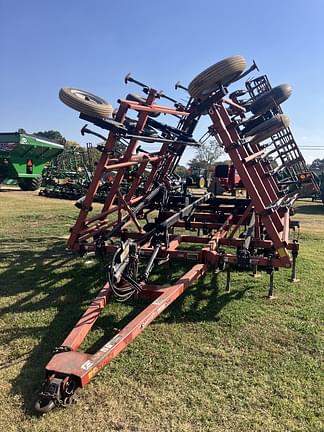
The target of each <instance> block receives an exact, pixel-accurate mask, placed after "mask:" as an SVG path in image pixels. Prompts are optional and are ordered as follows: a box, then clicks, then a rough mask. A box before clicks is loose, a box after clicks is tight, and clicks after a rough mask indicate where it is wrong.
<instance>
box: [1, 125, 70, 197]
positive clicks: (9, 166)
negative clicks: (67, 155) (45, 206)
mask: <svg viewBox="0 0 324 432" xmlns="http://www.w3.org/2000/svg"><path fill="white" fill-rule="evenodd" d="M63 149H64V146H63V145H61V144H58V143H56V142H53V141H49V140H47V139H43V138H40V137H38V136H36V135H31V134H26V133H20V132H2V133H0V183H2V182H3V181H5V180H9V179H14V180H17V182H18V185H19V186H20V188H21V189H22V190H24V191H27V190H30V191H34V190H37V189H38V188H39V187H40V184H41V181H42V176H41V174H42V171H43V168H44V165H45V163H46V162H48V161H50V160H51V159H53V158H54V157H55V156H57V155H58V154H59V153H61V152H62V151H63Z"/></svg>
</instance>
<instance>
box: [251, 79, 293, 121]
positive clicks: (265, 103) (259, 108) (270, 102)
mask: <svg viewBox="0 0 324 432" xmlns="http://www.w3.org/2000/svg"><path fill="white" fill-rule="evenodd" d="M291 94H292V88H291V86H290V85H289V84H281V85H279V86H276V87H273V88H272V89H271V90H269V91H268V92H266V93H263V94H261V95H260V96H258V97H257V98H256V99H255V101H253V102H252V104H251V105H250V108H249V109H250V111H251V112H252V113H253V114H256V115H259V114H262V113H264V112H266V111H269V110H270V109H271V108H273V107H274V106H276V105H280V104H282V103H283V102H285V101H286V100H287V99H288V98H289V97H290V96H291Z"/></svg>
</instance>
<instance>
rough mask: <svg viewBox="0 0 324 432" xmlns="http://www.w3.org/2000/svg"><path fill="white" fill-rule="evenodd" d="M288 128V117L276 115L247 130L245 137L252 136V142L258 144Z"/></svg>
mask: <svg viewBox="0 0 324 432" xmlns="http://www.w3.org/2000/svg"><path fill="white" fill-rule="evenodd" d="M288 126H289V117H288V116H287V115H285V114H277V115H275V116H273V117H271V118H270V119H269V120H266V121H264V122H263V123H261V124H259V125H257V126H255V127H254V128H253V129H251V130H249V131H248V132H247V133H246V136H253V139H252V142H260V141H263V140H265V139H267V138H269V137H271V136H272V135H274V134H276V133H277V132H279V131H280V130H282V129H285V128H287V127H288Z"/></svg>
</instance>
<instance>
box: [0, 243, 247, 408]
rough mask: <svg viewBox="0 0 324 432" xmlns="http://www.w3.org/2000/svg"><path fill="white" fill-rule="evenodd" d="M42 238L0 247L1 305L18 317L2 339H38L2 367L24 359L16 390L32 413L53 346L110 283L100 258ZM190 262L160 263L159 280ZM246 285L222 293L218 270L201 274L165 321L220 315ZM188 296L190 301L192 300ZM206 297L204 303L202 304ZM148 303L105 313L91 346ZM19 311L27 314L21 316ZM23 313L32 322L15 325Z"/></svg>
mask: <svg viewBox="0 0 324 432" xmlns="http://www.w3.org/2000/svg"><path fill="white" fill-rule="evenodd" d="M41 242H42V239H39V240H37V239H33V243H32V242H30V243H29V247H30V249H31V250H30V249H28V248H27V244H25V245H24V247H23V248H20V249H19V250H18V247H19V246H18V245H19V242H17V244H16V245H15V244H14V243H13V242H12V243H13V244H12V246H13V248H12V249H11V250H8V251H6V250H4V251H2V252H1V253H0V259H1V260H3V261H4V262H6V263H7V268H6V270H5V271H3V272H2V274H1V282H2V288H1V295H2V297H8V302H7V304H8V306H6V307H4V308H2V309H1V311H0V318H1V317H3V316H4V315H6V319H8V318H7V317H8V316H9V317H12V318H13V321H12V322H13V326H11V327H9V326H8V328H7V329H6V330H5V331H2V332H0V339H1V341H2V344H3V346H8V345H10V343H11V342H13V341H15V340H19V339H22V340H23V339H27V340H28V339H35V338H36V339H37V346H36V348H35V349H31V350H29V351H28V350H27V352H25V353H23V354H20V355H17V356H15V357H14V358H12V359H9V360H8V361H7V362H6V363H7V364H6V363H3V364H0V369H4V368H5V367H7V366H11V365H12V364H17V363H19V362H24V364H23V366H22V369H21V370H20V372H19V375H18V376H17V378H15V379H14V380H13V382H12V392H13V393H14V394H20V395H22V397H23V401H24V402H23V404H24V409H25V411H26V413H27V414H28V415H34V414H35V412H34V408H33V407H34V403H35V399H36V397H37V394H38V391H39V389H40V385H41V380H42V377H43V376H44V367H45V365H46V364H47V362H48V361H49V360H50V358H51V356H52V352H53V349H54V348H55V347H57V346H60V344H61V343H62V341H63V340H64V338H65V337H66V335H67V334H68V333H69V331H70V330H71V329H72V328H73V326H74V325H75V323H76V322H77V320H78V319H79V317H80V316H81V314H82V313H83V311H84V309H85V308H86V307H87V306H88V305H89V303H90V302H91V300H92V299H93V298H94V297H95V296H96V293H97V292H98V291H99V290H100V288H101V287H102V285H103V283H104V280H103V277H102V276H103V272H102V269H101V265H100V264H99V263H98V264H94V265H93V266H91V267H86V266H85V265H84V260H82V259H80V258H75V257H73V256H72V255H69V254H68V252H67V251H66V250H65V244H64V242H62V240H61V239H56V240H55V239H54V238H52V239H51V246H50V248H47V249H46V250H44V249H36V250H35V247H36V245H37V244H38V245H39V246H44V244H42V243H41ZM190 267H191V265H190V264H188V263H175V264H173V265H172V268H169V269H166V270H165V269H158V271H157V273H156V277H155V283H160V284H163V283H170V284H171V283H172V282H173V281H175V280H177V279H178V278H179V277H181V276H182V275H183V274H184V273H185V272H186V271H187V269H188V268H190ZM246 290H247V289H245V290H240V291H233V292H230V293H227V292H223V293H221V294H220V293H219V286H218V279H217V276H216V275H213V276H212V278H211V281H210V284H209V286H206V285H205V281H204V279H201V280H200V281H198V282H197V283H196V284H195V285H194V286H193V287H191V288H190V289H189V290H188V291H187V292H186V293H185V294H184V295H182V296H181V297H180V298H179V299H178V300H177V301H176V302H174V303H173V304H172V305H171V306H170V308H168V310H167V311H166V312H165V313H164V314H163V315H162V316H161V317H160V318H159V321H160V322H170V323H171V322H172V323H174V322H185V321H193V322H195V321H211V320H213V321H216V320H217V316H218V314H219V312H220V311H221V310H222V308H224V307H225V306H226V305H227V304H228V303H229V302H231V301H233V300H239V299H240V298H242V297H243V296H244V294H245V292H246ZM188 296H190V298H189V299H188V300H189V301H186V300H187V298H188ZM202 301H203V302H204V307H201V302H202ZM146 304H147V303H146V302H143V301H132V302H130V303H128V306H131V311H130V308H129V307H127V308H125V309H126V312H127V314H124V316H123V318H122V319H120V318H117V315H118V317H119V316H120V313H117V315H114V314H108V315H103V316H101V317H99V318H98V320H97V323H96V328H98V327H99V328H101V329H102V330H103V335H102V336H101V337H100V339H99V340H96V341H95V342H94V344H93V345H92V346H91V348H90V349H89V350H88V351H91V352H93V351H94V350H96V349H98V348H99V347H100V346H102V345H103V344H104V343H106V342H107V340H109V338H110V337H111V336H113V334H114V331H115V330H114V329H115V328H116V327H118V328H122V327H123V326H124V325H126V323H127V322H128V321H129V320H130V319H132V318H133V317H134V316H135V315H137V314H138V313H139V312H140V311H141V310H142V309H143V308H144V307H145V305H146ZM115 306H116V305H115ZM108 307H109V306H108ZM117 307H119V308H123V307H124V306H117ZM115 310H116V309H115ZM19 314H22V318H21V321H20V320H19ZM125 315H126V316H125ZM53 316H54V317H53ZM42 317H43V322H42ZM17 318H18V320H17V321H16V322H19V323H21V322H24V321H23V320H24V319H26V323H27V324H26V325H25V326H22V325H21V324H20V325H19V326H15V324H14V323H15V320H16V319H17Z"/></svg>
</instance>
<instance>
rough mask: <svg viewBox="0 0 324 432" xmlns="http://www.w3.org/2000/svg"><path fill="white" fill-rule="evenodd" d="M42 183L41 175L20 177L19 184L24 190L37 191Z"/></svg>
mask: <svg viewBox="0 0 324 432" xmlns="http://www.w3.org/2000/svg"><path fill="white" fill-rule="evenodd" d="M41 183H42V178H41V177H34V178H20V179H18V185H19V187H20V189H21V190H23V191H36V190H37V189H39V188H40V186H41Z"/></svg>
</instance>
